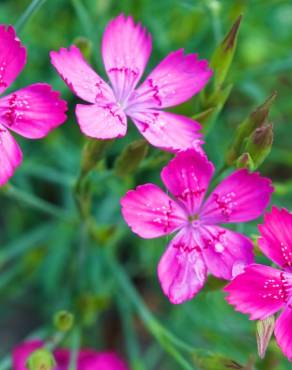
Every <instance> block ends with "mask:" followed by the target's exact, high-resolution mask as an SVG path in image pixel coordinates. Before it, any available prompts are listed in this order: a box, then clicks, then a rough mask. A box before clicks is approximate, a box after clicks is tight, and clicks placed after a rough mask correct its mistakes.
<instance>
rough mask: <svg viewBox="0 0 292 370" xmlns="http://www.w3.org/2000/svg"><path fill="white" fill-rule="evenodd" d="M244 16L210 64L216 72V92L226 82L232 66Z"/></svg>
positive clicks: (237, 22) (230, 32) (233, 27)
mask: <svg viewBox="0 0 292 370" xmlns="http://www.w3.org/2000/svg"><path fill="white" fill-rule="evenodd" d="M241 19H242V16H241V15H240V16H239V17H238V18H237V20H236V21H235V23H234V24H233V26H232V27H231V30H230V31H229V32H228V34H227V35H226V36H225V38H224V40H223V41H222V42H221V44H220V45H219V46H218V47H217V48H216V50H215V52H214V54H213V56H212V58H211V62H210V66H211V68H212V69H213V70H214V87H215V90H217V89H218V88H220V87H221V86H222V84H223V82H224V81H225V78H226V76H227V73H228V70H229V67H230V65H231V62H232V59H233V56H234V51H235V49H236V44H237V36H238V30H239V26H240V22H241Z"/></svg>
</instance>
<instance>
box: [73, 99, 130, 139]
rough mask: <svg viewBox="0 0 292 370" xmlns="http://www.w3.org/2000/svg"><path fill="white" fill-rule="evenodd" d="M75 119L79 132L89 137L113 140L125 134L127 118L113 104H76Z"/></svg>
mask: <svg viewBox="0 0 292 370" xmlns="http://www.w3.org/2000/svg"><path fill="white" fill-rule="evenodd" d="M76 117H77V121H78V124H79V126H80V129H81V131H82V132H83V134H84V135H86V136H89V137H93V138H96V139H113V138H116V137H122V136H125V135H126V132H127V118H126V116H125V114H124V112H123V111H122V110H121V108H120V107H119V106H118V105H116V104H115V103H107V104H104V105H98V104H90V105H84V104H77V106H76Z"/></svg>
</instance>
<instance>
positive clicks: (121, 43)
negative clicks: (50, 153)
mask: <svg viewBox="0 0 292 370" xmlns="http://www.w3.org/2000/svg"><path fill="white" fill-rule="evenodd" d="M101 53H102V58H103V61H104V65H105V69H106V73H107V75H108V78H109V80H110V84H111V87H110V86H109V85H108V84H107V83H106V82H105V81H104V80H102V79H101V77H99V75H98V74H96V73H95V71H94V70H93V69H92V68H91V67H90V66H89V64H88V63H87V62H86V61H85V59H84V58H83V56H82V54H81V52H80V50H79V49H78V48H77V47H76V46H74V45H73V46H71V47H70V48H69V49H64V48H62V49H61V50H60V51H59V52H55V51H52V52H51V60H52V64H53V65H54V67H55V68H56V69H57V71H58V72H59V74H60V75H61V77H62V78H63V80H64V81H65V82H66V84H67V85H68V86H69V88H70V89H71V90H72V91H73V92H74V93H75V94H76V95H77V96H78V97H79V98H81V99H83V100H85V101H86V102H88V103H89V104H78V105H77V107H76V116H77V121H78V123H79V126H80V129H81V131H82V132H83V133H84V134H85V135H87V136H89V137H93V138H96V139H112V138H116V137H122V136H124V135H125V134H126V132H127V116H128V117H130V118H131V119H132V121H133V122H134V124H135V125H136V126H137V128H138V130H139V131H140V132H141V134H142V135H143V136H144V137H145V138H146V139H147V140H148V141H149V143H151V144H152V145H154V146H157V147H159V148H162V149H165V150H170V151H177V150H181V149H186V148H189V147H192V146H194V147H197V146H198V145H199V144H200V143H201V134H199V133H198V130H199V129H200V125H199V124H198V123H197V122H195V121H193V120H192V119H190V118H188V117H184V116H181V115H177V114H173V113H169V112H164V111H162V110H161V109H162V108H167V107H172V106H175V105H178V104H180V103H182V102H184V101H186V100H188V99H190V98H191V97H192V96H193V95H195V94H196V93H198V92H199V91H200V90H201V89H202V88H203V87H204V86H205V85H206V83H207V82H208V80H209V78H210V77H211V75H212V71H211V70H210V69H209V68H208V63H207V61H205V60H198V59H197V55H196V54H190V55H184V54H183V50H178V51H175V52H172V53H170V54H169V55H168V56H167V57H166V58H165V59H164V60H163V61H162V62H161V63H160V64H159V65H158V66H157V67H156V68H155V69H154V70H153V71H152V72H151V73H150V75H149V76H148V77H147V78H146V80H145V81H144V82H143V83H142V85H141V86H140V87H138V88H136V86H137V84H138V82H139V80H140V79H141V77H142V75H143V72H144V69H145V67H146V64H147V61H148V59H149V56H150V54H151V37H150V35H149V34H148V33H147V31H146V30H145V29H144V28H142V26H141V25H140V24H135V23H134V21H133V18H132V17H128V18H126V17H125V16H124V15H120V16H118V17H117V18H115V19H114V20H112V21H111V22H110V23H109V24H108V25H107V27H106V30H105V32H104V35H103V40H102V48H101Z"/></svg>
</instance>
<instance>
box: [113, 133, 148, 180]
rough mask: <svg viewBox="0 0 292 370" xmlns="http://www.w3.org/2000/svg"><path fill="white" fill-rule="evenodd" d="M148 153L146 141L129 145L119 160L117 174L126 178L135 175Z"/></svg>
mask: <svg viewBox="0 0 292 370" xmlns="http://www.w3.org/2000/svg"><path fill="white" fill-rule="evenodd" d="M147 152H148V144H147V142H146V141H145V140H143V139H142V140H136V141H133V142H132V143H131V144H129V145H128V146H127V147H126V148H125V149H124V150H123V151H122V153H121V155H120V156H119V157H118V158H117V160H116V163H115V173H116V175H117V176H120V177H125V176H127V175H130V174H131V173H133V172H134V171H135V170H136V169H137V168H138V167H139V165H140V163H141V162H142V161H143V159H144V158H145V156H146V155H147Z"/></svg>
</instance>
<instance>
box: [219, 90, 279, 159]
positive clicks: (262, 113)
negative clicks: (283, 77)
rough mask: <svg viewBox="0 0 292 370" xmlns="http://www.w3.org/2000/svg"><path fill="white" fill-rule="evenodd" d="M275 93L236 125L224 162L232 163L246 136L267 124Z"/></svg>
mask: <svg viewBox="0 0 292 370" xmlns="http://www.w3.org/2000/svg"><path fill="white" fill-rule="evenodd" d="M276 96H277V94H276V93H275V92H274V93H273V94H272V95H271V96H269V97H268V99H267V100H266V101H265V102H264V103H263V104H262V105H260V106H258V107H257V108H256V109H255V110H254V111H252V112H251V113H250V115H249V116H248V117H247V118H246V119H245V120H244V121H243V122H242V123H241V124H240V125H239V126H238V128H237V130H236V133H235V137H234V140H233V142H232V145H231V147H230V148H229V150H228V152H227V156H226V163H227V164H228V165H232V164H233V162H234V161H235V160H236V159H237V158H238V157H239V156H240V154H242V153H243V147H244V145H245V142H246V140H247V139H248V137H249V136H250V135H251V134H252V133H253V132H254V131H255V130H256V129H257V128H259V127H262V126H264V125H266V124H267V119H268V116H269V112H270V109H271V105H272V103H273V102H274V100H275V98H276Z"/></svg>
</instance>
